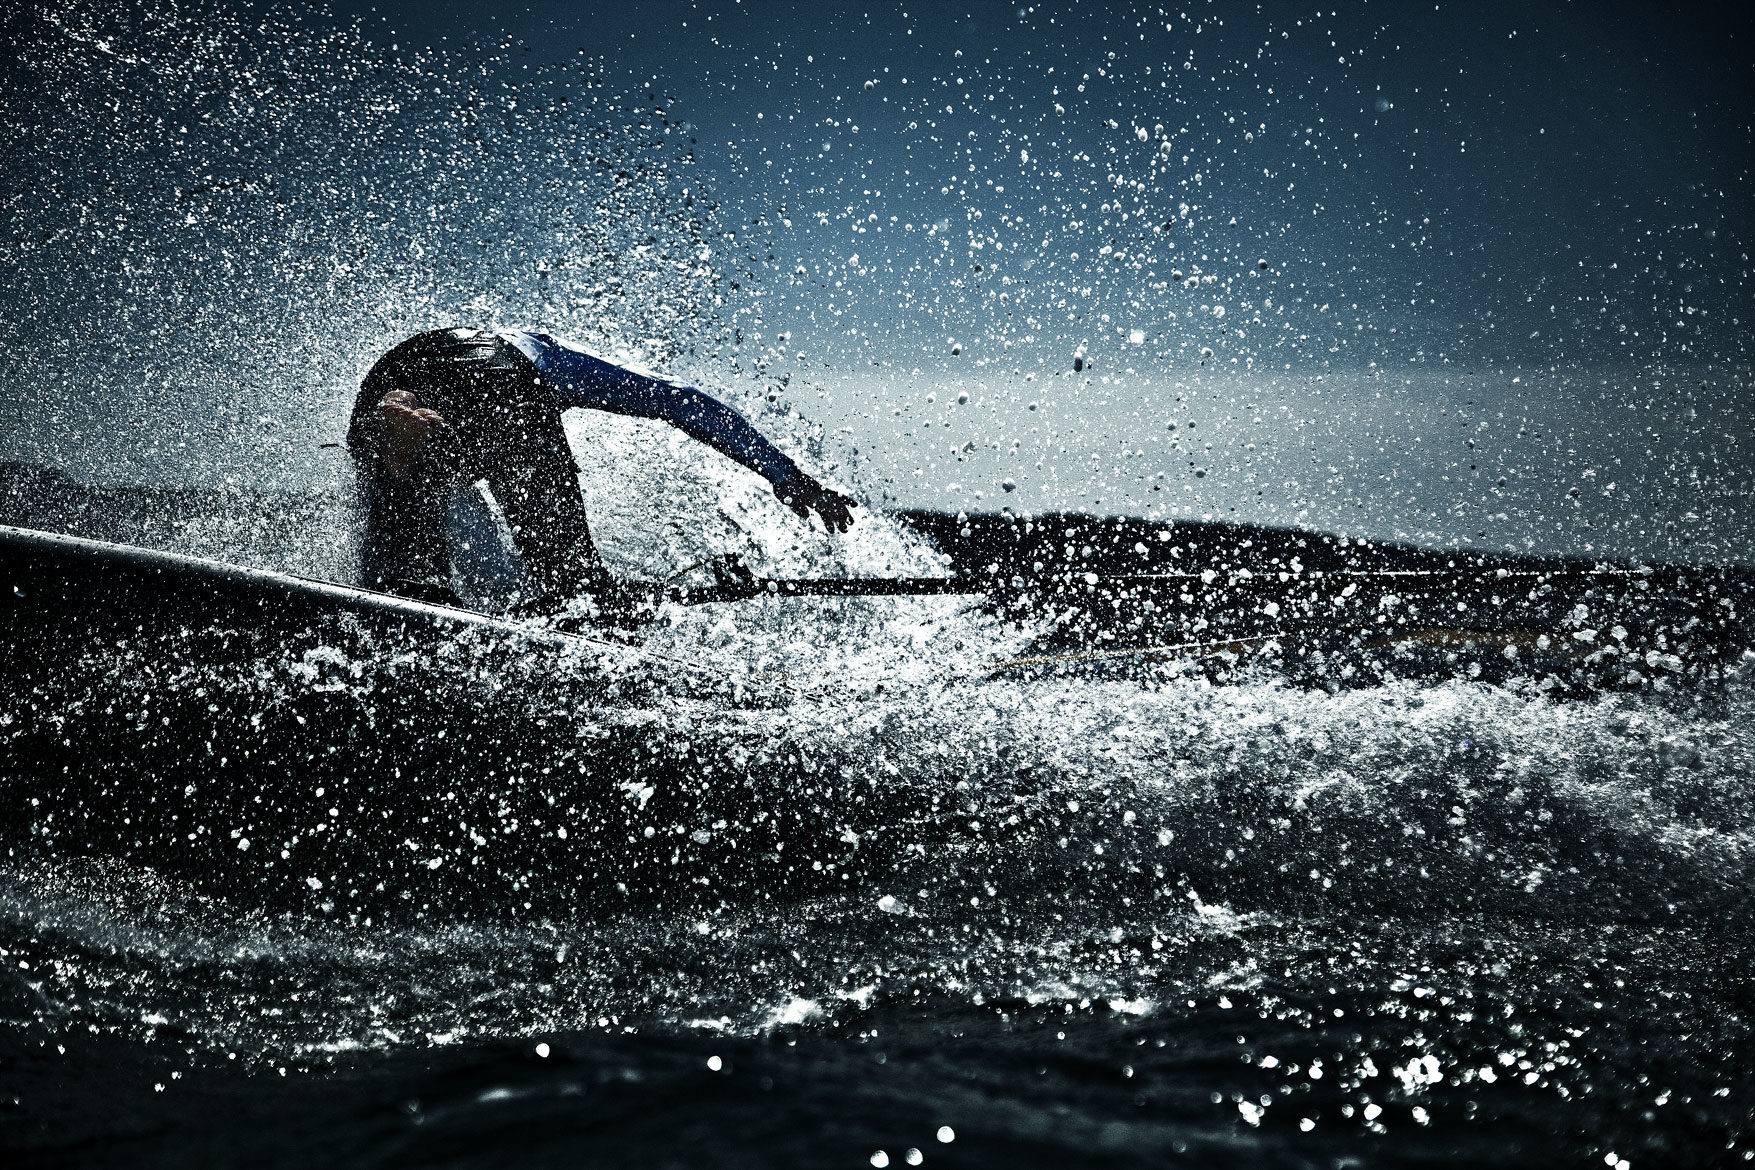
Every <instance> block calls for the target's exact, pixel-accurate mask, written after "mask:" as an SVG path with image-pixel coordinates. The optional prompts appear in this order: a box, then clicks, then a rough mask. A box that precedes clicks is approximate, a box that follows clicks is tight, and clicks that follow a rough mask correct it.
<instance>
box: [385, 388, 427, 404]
mask: <svg viewBox="0 0 1755 1170" xmlns="http://www.w3.org/2000/svg"><path fill="white" fill-rule="evenodd" d="M378 401H379V405H381V406H392V405H394V406H407V407H417V406H419V405H420V397H419V396H418V395H417V394H415V392H414V391H412V390H392V391H390V393H388V394H386V395H384V397H383V398H381V399H379V400H378Z"/></svg>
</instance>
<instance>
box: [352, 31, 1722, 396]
mask: <svg viewBox="0 0 1755 1170" xmlns="http://www.w3.org/2000/svg"><path fill="white" fill-rule="evenodd" d="M338 11H339V12H341V13H343V14H357V15H359V16H360V17H361V18H362V19H364V20H365V21H366V22H367V27H372V25H373V22H377V27H380V28H382V29H384V30H385V31H384V33H383V35H384V36H385V37H386V38H388V39H390V40H391V42H392V43H395V44H397V45H398V46H399V49H400V50H402V51H406V50H408V49H410V48H417V49H418V48H423V47H425V46H428V45H433V46H438V45H441V44H443V45H449V46H453V47H455V46H459V45H464V44H471V43H473V44H482V43H488V44H492V45H495V46H497V47H500V48H503V49H504V51H505V56H506V57H507V58H508V59H509V61H510V62H512V63H513V64H514V65H515V67H518V68H522V66H523V65H524V64H528V63H531V62H541V61H543V60H555V59H563V58H567V57H569V56H572V55H576V54H578V53H580V52H583V53H584V54H586V55H587V56H589V57H601V58H603V59H604V61H605V62H606V68H607V70H608V72H609V74H610V76H611V77H612V78H614V77H616V76H617V75H618V74H622V75H626V76H628V77H632V78H634V79H637V80H640V81H646V80H648V79H650V81H651V84H652V85H653V86H654V87H655V88H656V90H657V91H658V92H660V93H662V94H663V95H668V96H670V97H671V98H673V99H674V100H673V104H672V112H673V113H674V114H675V115H676V116H678V117H680V118H683V119H686V120H687V121H688V123H689V124H690V127H691V130H692V132H693V133H694V135H695V137H696V138H697V139H698V148H699V149H698V158H699V161H700V163H701V165H702V167H703V168H704V174H705V177H706V180H707V184H708V186H709V188H710V189H711V190H712V192H713V193H714V194H715V195H716V196H717V197H718V198H720V199H723V200H724V201H725V203H726V208H727V214H726V215H725V216H723V217H722V222H721V223H720V225H719V226H720V228H721V229H722V230H731V231H737V232H739V233H740V237H741V242H742V243H743V244H744V245H746V249H747V253H748V255H749V256H750V257H751V258H753V261H754V273H753V276H754V283H755V284H756V285H757V286H758V287H759V290H760V292H761V293H762V294H763V295H764V296H765V298H766V300H765V302H764V304H763V314H762V315H763V316H764V318H765V319H766V320H767V323H768V325H769V329H770V332H772V331H775V330H784V331H788V332H790V333H791V334H793V335H794V336H795V337H796V336H798V335H800V334H805V335H808V336H811V337H812V339H813V343H814V347H815V349H816V352H818V353H819V354H821V353H825V352H826V353H829V354H831V355H834V356H837V357H840V358H842V359H844V360H845V359H855V358H856V357H857V355H860V354H862V353H863V354H867V355H869V356H874V357H879V358H883V359H886V360H891V359H893V360H902V361H908V360H914V361H919V360H927V359H935V358H937V357H938V356H940V354H941V353H943V352H945V351H948V349H949V348H950V344H951V343H952V342H953V341H954V342H956V343H957V344H959V345H960V346H961V347H962V349H963V354H962V355H960V356H966V357H969V358H970V359H972V360H974V359H978V358H979V357H983V356H984V357H988V358H991V359H995V360H998V359H999V358H1000V356H1001V355H1000V352H999V347H1003V346H1004V345H1005V343H1006V342H1008V341H1009V342H1010V343H1011V349H1012V351H1014V352H1012V353H1011V354H1009V355H1008V357H1009V358H1010V359H1013V360H1016V361H1017V362H1018V363H1019V364H1021V365H1022V366H1025V367H1028V366H1030V365H1033V364H1037V363H1041V364H1043V365H1046V366H1053V365H1058V364H1061V363H1064V362H1065V361H1066V360H1069V358H1070V354H1071V352H1073V350H1074V349H1076V347H1077V346H1078V345H1080V344H1083V345H1085V346H1087V347H1089V350H1090V352H1091V353H1092V355H1093V357H1094V356H1095V355H1096V353H1097V352H1099V351H1101V350H1104V349H1106V348H1112V347H1113V346H1114V345H1115V344H1116V343H1117V341H1118V340H1120V339H1125V338H1126V337H1127V336H1128V335H1129V334H1130V333H1131V332H1132V331H1133V330H1135V329H1143V330H1144V331H1145V333H1146V334H1147V336H1148V343H1147V346H1146V348H1147V349H1149V350H1153V351H1155V352H1156V353H1158V354H1159V355H1161V356H1162V357H1163V358H1165V359H1168V360H1175V359H1176V358H1178V357H1181V358H1187V357H1188V356H1189V355H1191V354H1193V353H1196V352H1198V350H1199V349H1200V348H1201V347H1202V346H1204V345H1207V344H1210V343H1212V342H1213V341H1214V340H1215V337H1216V338H1217V339H1218V341H1219V344H1218V346H1217V347H1216V348H1218V349H1219V350H1220V352H1221V354H1223V353H1224V352H1226V347H1227V346H1228V347H1229V351H1230V352H1232V353H1233V355H1235V354H1237V353H1243V354H1246V355H1253V356H1254V357H1255V359H1256V360H1257V361H1258V362H1267V363H1270V364H1279V365H1284V364H1285V360H1282V359H1289V360H1291V361H1292V362H1293V363H1297V362H1298V361H1300V360H1303V361H1308V360H1310V359H1311V358H1312V357H1313V356H1314V355H1316V354H1324V355H1326V354H1328V353H1329V352H1330V350H1331V347H1335V346H1336V345H1337V343H1338V346H1339V349H1338V351H1336V352H1335V357H1334V360H1337V361H1342V360H1344V361H1345V362H1347V363H1348V364H1357V365H1364V364H1366V363H1368V362H1369V361H1371V360H1374V359H1376V358H1378V357H1385V356H1387V357H1389V358H1393V359H1396V360H1400V359H1403V358H1406V357H1409V356H1412V355H1414V354H1416V353H1419V354H1423V355H1437V354H1439V353H1445V354H1448V355H1450V356H1453V357H1458V358H1463V359H1467V360H1470V361H1474V362H1480V361H1485V360H1489V359H1493V360H1506V359H1518V360H1547V359H1554V358H1560V359H1564V360H1572V361H1578V360H1586V361H1593V362H1594V361H1602V360H1625V359H1626V358H1627V357H1629V356H1636V357H1638V358H1642V359H1643V358H1649V357H1650V356H1651V355H1652V353H1653V352H1655V350H1654V345H1655V346H1661V347H1664V348H1667V349H1669V350H1670V352H1672V353H1674V352H1675V349H1674V346H1675V345H1676V344H1685V343H1688V342H1690V341H1692V344H1693V347H1694V349H1695V350H1697V351H1698V350H1702V349H1705V350H1710V351H1712V352H1715V353H1716V352H1725V351H1727V350H1729V351H1732V352H1734V351H1735V349H1736V347H1737V346H1739V345H1740V337H1739V336H1738V335H1739V334H1740V333H1741V330H1740V329H1739V328H1736V327H1733V326H1731V325H1730V324H1729V322H1728V320H1727V315H1737V314H1736V312H1735V310H1736V308H1737V306H1738V305H1739V303H1741V302H1744V301H1746V299H1747V287H1748V286H1747V283H1746V281H1747V277H1746V275H1745V272H1746V269H1747V262H1746V261H1745V260H1743V259H1742V258H1741V257H1742V254H1743V252H1744V251H1746V249H1747V246H1748V237H1749V233H1750V226H1751V214H1750V211H1751V202H1750V199H1751V192H1750V189H1749V175H1748V169H1749V160H1750V158H1751V157H1755V152H1752V151H1751V149H1750V148H1751V142H1750V133H1751V130H1750V120H1751V103H1750V101H1749V97H1750V76H1749V59H1750V55H1749V53H1748V46H1747V44H1746V38H1745V37H1744V36H1743V35H1742V31H1741V29H1740V27H1738V26H1737V25H1736V24H1734V23H1733V22H1732V21H1731V20H1730V19H1729V13H1728V10H1726V11H1725V12H1719V13H1713V12H1708V13H1705V14H1701V15H1699V16H1697V17H1696V18H1695V19H1692V20H1678V19H1674V18H1672V17H1670V16H1667V15H1665V14H1662V13H1657V12H1655V11H1653V10H1650V9H1649V8H1646V7H1644V6H1635V5H1620V6H1617V5H1600V4H1590V5H1554V4H1526V3H1516V4H1491V3H1489V4H1478V3H1471V4H1440V5H1426V4H1381V3H1380V4H1371V3H1362V2H1358V0H1354V2H1352V3H1346V4H1341V3H1333V4H1328V5H1324V6H1320V7H1319V6H1311V5H1292V4H1263V5H1251V4H1223V5H1215V4H1167V5H1156V4H1138V5H1122V4H1065V3H1059V4H1033V5H1022V4H1015V3H1008V4H998V3H965V4H960V5H944V4H930V5H928V4H911V3H907V2H902V3H891V4H856V5H838V4H827V5H825V4H809V5H795V4H778V3H754V2H751V3H702V4H693V3H680V2H661V3H651V4H643V5H639V6H626V7H622V6H614V7H604V8H602V9H601V10H600V8H599V6H595V5H579V4H563V3H554V4H538V5H531V6H522V5H509V6H504V7H501V8H497V9H496V8H492V7H486V6H482V5H475V4H467V5H466V4H461V3H438V4H421V5H405V6H397V5H388V4H384V3H378V4H375V5H342V6H340V7H339V8H338ZM868 84H870V88H867V86H868ZM1142 134H1143V135H1144V137H1141V135H1142ZM787 221H790V223H789V224H788V223H787ZM1167 225H1169V226H1167ZM720 243H721V246H722V247H723V241H721V242H720ZM1105 249H1107V251H1105ZM737 251H738V249H736V248H732V247H723V255H724V256H725V257H726V258H727V259H729V258H730V257H731V256H733V255H735V254H736V253H737ZM770 253H772V254H773V257H774V259H773V260H771V261H770V260H768V259H767V257H768V255H769V254H770ZM855 256H857V257H858V259H857V261H855V260H854V259H853V257H855ZM1118 257H1119V258H1118ZM1263 259H1265V260H1267V262H1268V268H1267V269H1265V270H1263V269H1261V268H1260V267H1259V261H1261V260H1263ZM977 265H979V266H980V267H979V270H977V268H976V266H977ZM800 267H802V268H803V269H804V271H803V272H800V271H799V269H800ZM1196 268H1198V269H1200V271H1201V272H1202V273H1203V274H1204V275H1208V276H1216V277H1218V281H1219V284H1220V285H1221V289H1220V290H1219V291H1223V292H1226V293H1228V294H1230V296H1229V300H1230V301H1233V302H1235V301H1240V300H1246V301H1249V302H1250V309H1249V310H1246V312H1249V313H1251V314H1253V313H1254V312H1255V311H1256V310H1257V307H1258V306H1259V303H1260V300H1261V298H1264V297H1268V298H1273V299H1274V300H1276V302H1277V305H1278V307H1279V308H1280V309H1281V311H1280V312H1279V313H1278V317H1279V319H1278V320H1276V321H1271V322H1268V323H1267V326H1266V327H1265V328H1264V329H1263V330H1258V331H1257V332H1256V335H1255V336H1254V337H1251V336H1250V335H1249V332H1248V331H1247V330H1246V331H1245V337H1244V338H1243V339H1242V341H1241V342H1239V340H1238V339H1237V338H1236V336H1235V333H1234V331H1231V332H1227V333H1225V334H1216V333H1215V330H1214V329H1213V328H1212V322H1211V320H1210V319H1209V317H1210V308H1211V306H1210V305H1209V306H1208V308H1207V310H1206V311H1205V312H1204V313H1203V312H1202V311H1200V310H1199V309H1198V307H1197V308H1196V311H1195V312H1193V313H1191V312H1190V311H1189V309H1190V304H1191V302H1192V303H1193V304H1194V305H1196V306H1198V305H1199V304H1201V303H1204V302H1203V301H1202V299H1200V298H1190V297H1188V296H1186V295H1184V294H1183V291H1182V289H1179V288H1176V287H1174V286H1175V284H1176V283H1177V282H1175V281H1174V280H1173V279H1172V278H1173V276H1174V273H1175V272H1177V271H1183V272H1184V273H1185V275H1186V274H1187V273H1189V272H1192V271H1194V270H1195V269H1196ZM837 282H839V283H837ZM1002 298H1003V299H1002ZM1212 299H1213V298H1212V297H1208V298H1205V300H1206V301H1210V300H1212ZM1673 303H1674V304H1680V305H1682V306H1684V307H1686V306H1687V305H1688V304H1690V303H1692V304H1693V305H1694V307H1695V308H1696V310H1697V312H1696V314H1695V320H1693V321H1690V322H1687V324H1686V327H1684V328H1681V329H1678V328H1677V327H1676V326H1675V324H1674V323H1673V321H1670V318H1671V317H1673V314H1672V313H1671V312H1670V310H1671V308H1672V307H1673ZM1316 305H1327V306H1328V308H1327V309H1326V310H1322V311H1321V312H1320V313H1318V312H1313V311H1312V310H1313V309H1314V307H1315V306H1316ZM1699 310H1705V313H1706V315H1705V316H1704V317H1702V316H1701V315H1700V312H1699ZM1228 312H1230V313H1231V314H1232V317H1231V320H1232V321H1233V322H1237V321H1238V320H1239V319H1238V317H1237V316H1236V315H1235V314H1236V313H1237V312H1238V308H1237V306H1236V305H1235V304H1231V305H1229V306H1228ZM1105 313H1107V314H1108V318H1109V319H1108V320H1107V321H1105V320H1103V319H1102V318H1103V315H1104V314H1105ZM1287 313H1291V314H1292V315H1293V316H1294V317H1296V318H1298V320H1296V321H1295V322H1289V321H1288V320H1287V317H1286V314H1287ZM1702 322H1705V323H1707V327H1706V328H1705V329H1701V328H1700V326H1701V324H1702ZM1666 323H1667V327H1666ZM1714 324H1722V325H1723V326H1724V327H1723V328H1722V329H1720V330H1718V331H1716V332H1715V331H1714V329H1713V328H1712V326H1713V325H1714ZM1274 326H1277V327H1278V328H1273V327H1274ZM1623 326H1626V327H1627V328H1626V329H1622V327H1623ZM1392 330H1393V331H1394V332H1392ZM1634 330H1638V332H1639V335H1640V336H1639V340H1638V341H1637V342H1635V341H1634V340H1633V339H1632V338H1631V337H1630V336H1628V335H1629V334H1630V333H1632V332H1633V331H1634ZM1617 331H1619V332H1617ZM1531 334H1535V335H1536V336H1534V337H1532V336H1531ZM1298 335H1302V336H1303V337H1304V338H1305V340H1304V341H1303V342H1299V341H1297V340H1296V337H1297V336H1298ZM1026 339H1031V340H1026ZM1628 351H1632V353H1631V355H1630V354H1629V352H1628ZM911 355H912V356H911Z"/></svg>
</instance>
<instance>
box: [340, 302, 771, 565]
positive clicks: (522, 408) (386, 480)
mask: <svg viewBox="0 0 1755 1170" xmlns="http://www.w3.org/2000/svg"><path fill="white" fill-rule="evenodd" d="M393 390H407V391H410V392H412V393H413V394H414V395H415V396H416V397H418V398H419V399H420V403H421V405H422V406H425V407H430V408H431V409H433V410H435V411H437V412H438V413H439V415H440V417H441V418H443V419H444V420H445V422H446V423H447V424H448V426H447V427H445V428H441V429H435V430H434V432H433V434H432V437H431V438H430V440H429V441H428V443H427V446H426V447H425V448H423V450H422V451H421V453H420V455H419V456H418V457H417V459H416V460H415V464H414V467H413V470H412V471H411V472H410V474H409V475H408V476H407V477H406V478H402V479H397V478H395V477H393V476H391V475H390V474H389V473H388V472H387V470H386V468H385V465H384V459H383V453H382V450H381V442H382V434H381V431H380V427H381V423H380V421H379V417H378V404H379V403H380V402H381V401H382V400H383V398H384V396H385V395H386V394H389V393H390V392H391V391H393ZM575 406H584V407H592V408H595V409H598V410H607V411H611V412H613V413H616V414H627V415H634V416H637V417H640V418H653V419H661V420H663V421H665V422H668V423H671V424H672V425H674V426H676V427H678V428H680V429H681V430H682V431H684V432H685V433H687V434H688V435H690V436H691V437H693V438H696V439H699V440H701V441H702V442H704V443H706V444H708V445H709V446H711V447H713V448H714V449H716V450H718V451H721V452H723V453H724V454H726V455H728V456H730V457H731V458H733V459H735V460H737V461H738V462H739V463H741V464H743V465H744V466H746V467H748V468H750V469H751V470H753V471H755V472H757V473H759V474H761V475H762V476H764V477H765V478H766V479H768V480H769V482H771V483H773V484H775V485H779V484H782V483H785V482H786V481H787V480H789V479H791V478H792V477H794V476H796V475H798V474H799V471H798V468H797V466H796V465H794V464H793V462H792V461H791V460H790V459H788V458H787V457H786V456H785V455H784V454H782V453H781V452H780V451H778V450H776V449H775V447H774V446H773V444H772V443H769V442H768V441H767V440H766V439H764V438H763V437H762V436H761V434H760V433H758V432H757V431H756V430H755V428H754V427H752V426H750V424H749V423H748V422H747V421H745V419H744V418H743V416H742V415H740V414H738V413H737V412H736V411H735V410H732V409H731V408H730V407H728V406H725V405H724V404H723V403H721V402H719V401H717V400H715V399H713V398H711V397H709V396H708V395H706V394H704V393H702V392H701V391H699V390H697V389H695V388H694V387H692V386H683V385H678V384H675V383H671V382H667V381H664V380H662V379H659V378H652V377H648V376H646V375H643V374H637V373H635V372H633V371H632V370H626V369H623V368H621V367H620V366H616V365H613V364H611V363H609V362H606V361H604V360H602V359H601V358H598V357H595V356H593V355H592V354H589V353H586V352H585V351H583V350H580V349H576V348H574V347H572V346H569V345H566V344H564V343H562V342H559V341H556V340H555V339H554V338H552V337H549V336H547V335H546V334H541V333H527V332H514V331H500V332H490V331H487V330H480V329H462V328H459V329H441V330H435V331H433V332H431V333H422V334H419V335H417V336H415V337H411V338H409V339H408V340H407V341H404V342H403V343H402V344H400V345H398V346H396V348H394V349H392V350H391V351H390V352H389V353H387V354H385V355H384V356H383V357H382V358H381V359H379V361H378V363H377V364H376V365H375V366H373V367H372V370H371V372H370V373H369V374H367V375H366V379H365V381H364V382H363V383H362V384H361V386H360V394H359V397H358V399H356V400H355V402H354V408H353V417H352V419H351V421H350V422H349V425H348V431H347V444H348V448H349V449H350V450H351V451H352V453H353V455H354V458H355V459H356V460H357V462H358V465H359V468H360V473H361V484H362V487H363V488H364V496H365V500H364V504H365V512H366V516H365V524H366V531H365V537H364V541H363V547H362V550H361V551H362V557H361V560H362V569H363V570H364V577H365V582H366V584H367V585H368V587H370V588H374V589H391V590H395V591H398V592H403V593H409V594H412V595H416V596H422V595H424V596H429V597H439V596H443V591H444V588H445V585H444V583H445V582H446V581H447V580H448V579H449V577H450V569H451V549H450V543H449V539H448V533H447V519H448V514H449V506H450V492H451V488H452V487H453V486H454V485H456V484H459V483H473V482H475V481H477V480H481V479H485V480H487V482H488V486H489V488H490V489H491V490H492V491H493V494H494V499H495V500H496V501H497V502H498V503H499V505H500V510H501V511H502V512H503V513H504V514H505V518H506V522H507V524H508V526H509V527H510V528H511V531H512V537H513V540H514V542H515V543H516V545H517V548H518V552H519V554H520V556H521V557H522V558H523V561H524V568H525V571H526V573H527V574H528V575H529V578H530V586H531V587H533V591H534V592H535V593H538V594H559V595H572V594H577V593H580V592H585V591H598V590H601V589H603V588H604V587H605V586H606V585H607V584H608V575H607V573H606V572H605V570H604V568H603V563H602V561H601V560H599V558H598V556H597V552H596V549H595V548H594V547H593V546H592V543H591V531H590V528H589V526H588V525H587V524H586V520H585V504H584V501H583V500H582V499H581V498H580V495H579V481H578V470H577V468H576V467H575V465H574V463H573V457H572V453H571V451H570V450H569V449H568V447H567V436H566V432H565V431H564V430H563V429H562V427H561V412H562V411H563V410H566V409H568V408H570V407H575Z"/></svg>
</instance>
